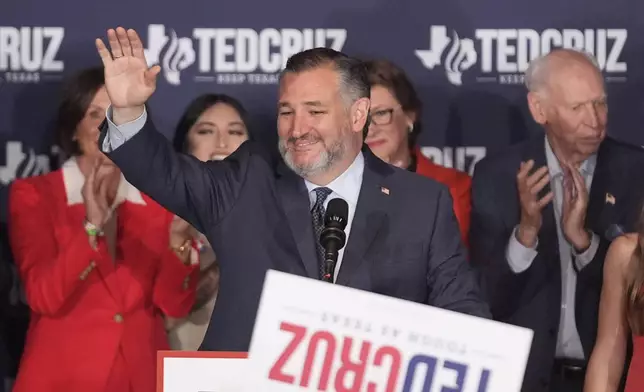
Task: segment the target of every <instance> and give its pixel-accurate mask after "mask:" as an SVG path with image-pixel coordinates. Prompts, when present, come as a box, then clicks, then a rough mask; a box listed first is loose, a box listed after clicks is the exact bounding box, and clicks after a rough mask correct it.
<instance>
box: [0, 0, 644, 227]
mask: <svg viewBox="0 0 644 392" xmlns="http://www.w3.org/2000/svg"><path fill="white" fill-rule="evenodd" d="M642 15H644V2H642V1H641V0H611V1H603V0H566V1H561V0H539V1H534V0H532V1H528V0H483V1H482V0H450V1H438V0H351V1H346V0H326V1H323V2H313V3H312V2H307V1H300V0H271V1H260V0H234V1H222V0H210V1H206V0H183V1H152V0H137V1H131V0H112V1H80V0H69V1H64V2H62V1H54V2H51V1H46V0H21V1H16V0H9V1H4V2H2V4H1V5H0V206H1V208H0V211H1V214H0V219H1V221H2V222H5V221H6V194H7V185H8V184H9V183H10V182H11V181H12V180H13V179H15V178H16V177H24V176H29V175H34V174H40V173H43V172H47V171H49V170H52V169H54V168H55V167H56V165H57V160H56V159H53V160H52V159H50V158H51V156H52V155H53V156H54V157H55V156H56V154H57V150H56V148H55V146H52V140H53V135H52V132H51V121H52V116H53V113H54V112H55V109H56V105H57V103H58V95H59V92H60V85H61V82H62V80H63V78H64V77H65V76H67V75H69V74H70V73H72V72H75V71H77V70H79V69H81V68H83V67H87V66H92V65H98V64H100V60H99V57H98V55H97V54H96V51H95V48H94V39H95V38H96V37H105V31H106V29H107V28H109V27H116V26H118V25H122V26H124V27H131V28H135V29H136V30H137V31H138V32H139V33H140V34H141V36H142V39H143V41H144V44H145V47H146V55H147V58H148V59H149V61H150V62H151V63H158V64H161V66H162V67H163V71H162V74H161V75H160V82H159V86H158V90H157V92H156V94H155V95H154V97H153V98H152V100H151V103H150V112H151V113H152V116H153V119H154V121H155V122H156V124H157V125H158V128H159V129H160V130H161V131H163V132H164V133H165V134H166V135H167V136H168V137H171V136H172V134H173V132H174V126H175V123H176V122H177V120H178V118H179V116H180V114H181V112H182V111H183V109H184V108H185V106H186V105H187V104H188V102H189V101H190V100H191V99H192V98H194V97H195V96H197V95H198V94H201V93H205V92H221V93H227V94H231V95H233V96H235V97H237V98H239V99H240V100H241V101H242V102H243V103H244V105H245V106H246V107H247V108H248V109H249V111H250V112H251V113H252V115H253V132H254V133H255V134H256V135H260V136H261V137H266V138H267V140H269V141H270V140H271V138H274V136H275V123H276V121H275V119H276V116H275V114H276V95H277V85H276V82H277V73H278V72H279V70H280V69H281V67H282V66H283V64H284V63H285V61H286V59H287V58H288V56H290V55H292V54H293V53H296V52H298V51H300V50H302V49H306V48H311V47H314V46H328V47H332V48H334V49H338V50H342V51H344V52H346V53H348V54H352V55H357V56H362V57H368V58H378V57H384V58H388V59H390V60H392V61H394V62H396V63H397V64H399V65H400V66H401V67H403V68H404V69H405V70H406V71H407V72H408V74H409V75H410V77H411V78H412V80H413V81H414V83H415V84H416V86H417V88H418V90H419V92H420V95H421V98H422V100H423V102H424V105H425V110H424V118H423V124H424V129H423V132H422V134H421V136H420V144H421V145H422V146H423V147H424V149H423V152H424V153H425V154H426V155H428V156H430V157H431V158H432V159H434V160H435V161H436V162H438V163H440V164H444V165H446V166H452V167H456V168H458V169H461V170H464V171H467V172H472V170H473V167H474V165H475V164H476V162H477V161H478V160H480V159H481V158H482V157H484V156H485V155H486V154H490V153H494V152H496V151H498V150H500V149H502V148H504V147H506V146H508V145H510V144H512V143H516V142H518V141H520V140H523V139H524V138H526V137H527V136H528V135H529V134H530V133H531V132H535V131H539V129H538V127H536V126H535V125H534V123H533V122H532V120H531V118H530V116H529V113H528V111H527V106H526V102H525V101H526V99H525V88H524V86H523V85H522V81H523V72H524V71H525V69H526V68H527V65H528V63H529V61H530V59H532V58H534V57H535V56H538V55H540V54H542V53H544V52H547V51H549V50H550V49H551V48H554V47H561V46H564V47H576V48H580V49H585V50H587V51H589V52H591V53H594V54H595V55H596V56H597V59H598V62H599V64H600V66H601V68H602V70H603V72H604V74H605V77H606V81H607V86H608V94H609V101H610V115H609V121H610V131H609V132H610V134H611V135H613V136H615V137H617V138H619V139H622V140H626V141H629V142H632V143H636V144H639V145H642V144H644V130H643V129H642V126H641V125H642V123H643V120H644V86H643V84H644V83H643V82H644V18H642ZM0 230H2V229H0ZM3 231H4V230H3Z"/></svg>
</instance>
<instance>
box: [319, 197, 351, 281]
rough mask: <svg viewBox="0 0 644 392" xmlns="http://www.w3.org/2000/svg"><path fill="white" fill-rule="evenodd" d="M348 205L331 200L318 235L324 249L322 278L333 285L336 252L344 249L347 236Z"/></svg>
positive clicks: (336, 260)
mask: <svg viewBox="0 0 644 392" xmlns="http://www.w3.org/2000/svg"><path fill="white" fill-rule="evenodd" d="M348 216H349V205H348V204H347V202H346V201H344V200H343V199H331V201H329V204H328V206H327V208H326V214H325V215H324V229H323V230H322V233H320V245H322V247H323V248H324V276H323V277H322V279H323V280H324V281H325V282H329V283H333V276H334V275H335V264H336V263H337V262H338V251H340V249H342V248H343V247H344V244H345V243H346V241H347V235H346V234H345V232H344V228H345V227H347V217H348Z"/></svg>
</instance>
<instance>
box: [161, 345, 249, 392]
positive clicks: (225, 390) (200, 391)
mask: <svg viewBox="0 0 644 392" xmlns="http://www.w3.org/2000/svg"><path fill="white" fill-rule="evenodd" d="M244 356H245V354H243V353H218V352H205V351H196V352H188V351H160V352H159V359H158V360H159V365H158V367H159V369H158V372H159V377H157V384H158V385H157V392H245V390H244V389H243V386H244V384H243V380H244V378H245V377H247V376H248V369H247V368H246V366H247V364H248V360H247V359H246V358H243V357H244Z"/></svg>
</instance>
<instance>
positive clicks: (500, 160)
mask: <svg viewBox="0 0 644 392" xmlns="http://www.w3.org/2000/svg"><path fill="white" fill-rule="evenodd" d="M544 143H545V141H544V134H543V133H540V134H538V135H536V136H535V137H533V138H531V139H529V140H526V141H524V142H522V143H519V144H517V145H515V146H513V147H511V148H510V149H509V150H507V151H504V152H503V153H501V154H497V155H493V156H489V157H486V158H485V159H483V160H481V161H480V162H479V163H477V164H476V170H475V172H474V179H473V185H472V222H471V226H470V249H471V257H472V264H473V265H474V266H476V267H477V268H480V270H481V273H482V275H483V277H484V279H485V280H484V281H485V284H484V285H483V290H484V292H485V293H486V295H487V298H488V299H489V303H490V307H491V309H492V314H493V316H494V319H495V320H499V321H502V322H504V323H508V324H514V325H519V326H522V327H525V328H530V329H532V330H533V331H534V337H533V340H532V349H531V351H530V357H529V359H528V365H527V368H526V374H525V377H524V382H523V389H522V391H524V392H537V391H539V392H545V391H548V390H549V388H550V375H551V370H552V366H553V361H554V358H555V352H556V345H557V335H558V330H559V323H560V314H561V311H560V309H561V289H562V281H561V279H562V278H561V261H560V256H559V240H558V238H557V227H556V222H555V216H554V210H553V208H554V207H553V203H552V202H551V203H549V204H548V205H547V206H546V207H545V208H544V210H543V212H542V217H543V223H542V226H541V230H540V231H539V244H538V247H537V252H538V254H537V256H536V258H535V259H534V260H533V261H532V264H531V265H530V267H529V268H528V269H527V270H525V271H524V272H522V273H519V274H516V273H514V272H512V270H511V269H510V266H509V264H508V261H507V259H506V253H505V252H506V247H507V245H508V241H509V240H510V235H511V234H512V230H513V229H514V227H515V226H516V225H518V224H519V221H520V219H521V212H520V210H521V207H520V204H519V197H518V191H517V185H516V174H517V172H518V170H519V166H520V164H521V162H522V161H527V160H529V159H533V160H534V161H535V166H534V167H535V168H539V167H541V166H544V165H546V152H545V144H544ZM642 167H644V152H643V151H642V149H641V148H639V147H636V146H631V145H627V144H624V143H621V142H618V141H616V140H614V139H611V138H606V139H605V140H604V141H603V142H602V144H601V146H600V148H599V151H598V152H597V166H596V167H595V172H594V175H593V181H592V186H591V189H590V193H589V204H588V210H587V213H586V228H588V229H589V230H591V231H593V232H594V233H596V234H597V235H599V237H600V243H599V248H598V250H597V253H596V254H595V257H594V258H593V260H592V261H591V262H590V264H588V265H587V266H586V267H584V268H583V269H582V270H581V271H578V272H577V287H576V293H575V297H576V301H575V319H576V324H577V331H578V333H579V337H580V339H581V344H582V346H583V350H584V355H585V358H586V359H587V360H588V359H589V358H590V354H591V352H592V350H593V347H594V345H595V339H596V336H597V324H598V318H599V299H600V294H601V288H602V279H603V268H604V258H605V257H606V251H607V250H608V247H609V246H610V243H611V241H612V240H613V239H614V238H615V236H616V235H619V233H620V232H622V231H623V232H629V231H633V230H634V229H635V225H636V221H637V219H638V217H639V216H640V215H639V209H640V205H641V202H642V196H643V194H644V193H643V190H644V187H643V185H644V181H642V175H641V171H642ZM535 170H536V169H535ZM549 190H550V186H549V185H548V186H547V187H546V189H545V190H543V191H542V193H541V195H545V194H546V193H547V192H548V191H549ZM611 195H612V197H613V199H612V200H611V198H610V196H611ZM616 228H619V229H617V230H616ZM629 343H630V342H629Z"/></svg>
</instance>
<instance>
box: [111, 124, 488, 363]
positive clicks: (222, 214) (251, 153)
mask: <svg viewBox="0 0 644 392" xmlns="http://www.w3.org/2000/svg"><path fill="white" fill-rule="evenodd" d="M101 128H102V129H101V138H100V141H99V145H100V146H102V145H103V140H104V138H105V134H106V132H107V129H108V126H107V123H104V125H103V126H102V127H101ZM363 153H364V156H365V169H364V175H363V182H362V187H361V190H360V194H359V198H358V207H357V210H356V212H355V216H354V219H353V223H352V227H351V236H350V238H349V240H348V243H347V245H346V249H345V253H344V256H343V261H342V266H341V268H340V271H339V275H338V279H337V284H340V285H345V286H349V287H353V288H357V289H362V290H367V291H371V292H375V293H379V294H384V295H388V296H392V297H397V298H402V299H405V300H409V301H414V302H420V303H426V304H429V305H433V306H437V307H441V308H445V309H450V310H454V311H457V312H463V313H468V314H472V315H477V316H482V317H490V313H489V309H488V306H487V304H486V303H485V302H484V301H483V300H482V296H481V293H480V291H479V286H478V283H477V279H476V277H475V275H474V272H473V270H472V269H471V268H470V266H469V264H468V262H467V259H466V250H465V249H464V247H463V245H462V243H461V236H460V232H459V228H458V224H457V222H456V219H455V217H454V213H453V210H452V199H451V197H450V194H449V191H448V189H447V188H445V187H444V186H443V185H440V184H439V183H437V182H435V181H432V180H430V179H427V178H425V177H422V176H419V175H416V174H414V173H411V172H407V171H405V170H402V169H397V168H394V167H392V166H390V165H388V164H386V163H385V162H383V161H381V160H380V159H378V158H377V157H376V156H374V155H373V154H372V153H371V152H370V151H369V150H368V149H367V148H366V147H365V148H364V150H363ZM108 156H109V158H110V159H112V161H114V162H115V163H116V165H118V166H119V167H120V168H121V170H122V172H123V174H124V175H125V177H126V178H127V180H128V181H130V183H132V184H133V185H134V186H135V187H136V188H138V189H139V190H140V191H142V192H144V193H146V194H147V195H149V196H150V197H151V198H152V199H154V200H156V201H157V202H158V203H160V204H161V205H162V206H164V207H165V208H167V209H168V210H170V211H172V212H174V213H175V214H177V215H179V216H180V217H182V218H183V219H185V220H186V221H188V222H189V223H190V224H192V225H193V226H194V227H195V228H196V229H197V230H199V231H200V232H202V233H204V234H205V235H206V236H207V238H208V240H209V241H210V243H211V245H212V246H213V249H214V250H215V252H216V254H217V258H218V260H219V263H220V268H221V282H220V289H219V294H218V296H217V304H216V306H215V309H214V311H213V314H212V319H211V321H210V326H209V328H208V331H207V333H206V336H205V338H204V341H203V343H202V346H201V349H202V350H218V351H219V350H221V351H247V350H248V347H249V344H250V338H251V334H252V330H253V326H254V323H255V317H256V313H257V308H258V305H259V298H260V294H261V291H262V286H263V282H264V277H265V274H266V271H267V270H268V269H274V270H278V271H283V272H287V273H291V274H295V275H300V276H305V277H311V278H315V279H317V277H318V267H317V258H316V257H317V256H316V253H315V246H314V237H313V228H312V221H311V213H310V208H311V206H310V200H309V196H308V192H307V189H306V185H305V183H304V180H303V179H302V178H300V177H298V176H297V175H296V174H295V173H294V172H292V171H291V170H289V169H288V168H287V167H286V166H285V165H284V164H283V163H281V161H279V160H275V159H274V157H272V156H271V155H270V154H269V153H268V150H267V149H265V148H264V147H263V146H261V145H259V144H256V143H253V142H246V143H244V144H243V145H242V146H241V147H240V148H239V149H238V150H237V151H236V152H235V153H234V154H232V155H231V156H230V157H228V158H227V159H226V160H224V161H219V162H216V161H210V162H200V161H198V160H197V159H196V158H194V157H191V156H188V155H184V154H178V153H176V152H175V151H174V150H173V149H172V146H171V144H170V143H169V142H168V140H167V139H166V138H165V137H164V136H163V135H162V134H161V133H159V132H157V131H156V130H155V128H154V125H153V124H152V122H151V121H150V120H149V119H148V121H147V123H146V125H145V126H144V127H143V129H142V130H141V131H139V132H138V133H137V134H136V135H135V136H134V137H132V138H131V139H130V140H129V141H127V142H126V143H125V144H123V145H121V146H120V147H118V148H116V149H115V150H114V151H113V152H111V153H108ZM387 190H388V191H387ZM312 305H314V304H312Z"/></svg>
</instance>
